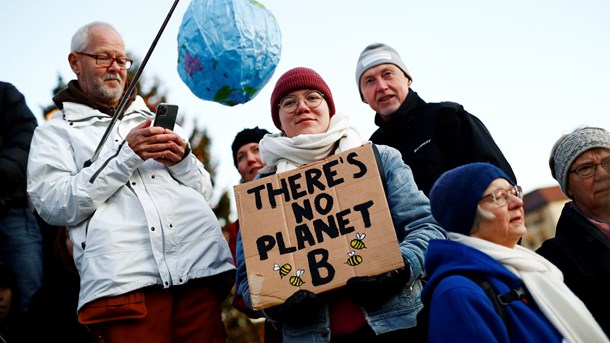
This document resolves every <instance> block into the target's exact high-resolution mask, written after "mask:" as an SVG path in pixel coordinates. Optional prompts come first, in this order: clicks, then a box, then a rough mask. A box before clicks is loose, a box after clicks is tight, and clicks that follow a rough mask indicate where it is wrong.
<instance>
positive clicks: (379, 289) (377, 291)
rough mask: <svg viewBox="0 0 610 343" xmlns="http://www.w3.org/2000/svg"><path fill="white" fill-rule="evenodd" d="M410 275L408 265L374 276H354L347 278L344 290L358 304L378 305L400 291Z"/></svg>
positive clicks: (366, 305) (365, 305)
mask: <svg viewBox="0 0 610 343" xmlns="http://www.w3.org/2000/svg"><path fill="white" fill-rule="evenodd" d="M410 276H411V272H410V269H409V268H408V267H405V268H401V269H397V270H393V271H391V272H387V273H383V274H381V275H376V276H355V277H353V278H351V279H349V280H347V284H346V292H347V294H348V295H349V297H350V298H351V299H352V301H353V302H354V303H356V304H358V305H360V306H364V307H370V306H379V305H381V304H382V303H383V302H385V301H387V300H388V299H390V298H391V297H392V296H394V295H395V294H397V293H398V292H400V291H401V290H402V289H403V288H404V287H405V285H406V284H407V281H409V277H410Z"/></svg>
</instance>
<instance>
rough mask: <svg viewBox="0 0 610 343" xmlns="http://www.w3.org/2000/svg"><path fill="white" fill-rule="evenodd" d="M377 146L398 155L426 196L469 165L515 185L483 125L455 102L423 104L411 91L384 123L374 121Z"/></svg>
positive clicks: (507, 165) (507, 164) (377, 118)
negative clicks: (495, 170) (489, 168)
mask: <svg viewBox="0 0 610 343" xmlns="http://www.w3.org/2000/svg"><path fill="white" fill-rule="evenodd" d="M375 124H376V125H377V126H379V129H377V131H375V132H374V133H373V135H371V138H370V139H371V141H373V143H376V144H384V145H389V146H391V147H394V148H396V149H398V150H399V151H400V152H401V154H402V159H403V161H404V162H405V163H406V164H408V165H409V167H411V169H412V171H413V176H414V177H415V182H416V183H417V186H418V187H419V189H420V190H422V191H423V192H424V193H425V194H426V195H428V193H429V192H430V188H432V185H433V184H434V182H435V181H436V180H437V179H438V178H439V177H440V176H441V175H442V174H443V173H444V172H446V171H448V170H450V169H453V168H455V167H458V166H461V165H464V164H468V163H472V162H489V163H491V164H494V165H496V166H497V167H499V168H500V169H502V170H503V171H504V172H505V173H506V174H507V175H508V176H510V177H511V178H512V179H513V181H515V182H517V179H516V177H515V174H514V173H513V170H512V168H511V166H510V164H509V163H508V161H506V158H504V155H503V154H502V152H501V151H500V148H498V146H497V145H496V143H495V142H494V140H493V138H492V137H491V134H490V133H489V131H488V130H487V128H486V127H485V125H483V123H482V122H481V121H480V120H479V119H478V118H476V117H475V116H473V115H472V114H470V113H468V112H466V111H465V110H464V108H463V107H462V105H460V104H457V103H453V102H441V103H426V102H425V101H424V100H422V99H421V98H420V97H419V95H417V93H416V92H415V91H413V90H412V89H410V90H409V94H408V95H407V98H406V99H405V101H404V102H403V103H402V105H401V106H400V108H399V109H398V110H397V111H396V112H395V113H393V114H392V116H391V117H390V119H389V120H388V121H387V122H384V121H383V120H382V119H381V116H380V115H379V114H376V116H375Z"/></svg>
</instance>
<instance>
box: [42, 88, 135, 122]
mask: <svg viewBox="0 0 610 343" xmlns="http://www.w3.org/2000/svg"><path fill="white" fill-rule="evenodd" d="M126 89H127V88H126ZM137 93H138V91H137V89H134V91H133V92H132V93H131V96H130V97H129V99H128V100H127V104H125V108H129V106H130V105H131V103H132V102H133V101H134V100H135V98H136V94H137ZM53 102H54V103H55V105H56V106H57V107H58V108H59V109H60V110H63V108H64V103H65V102H73V103H78V104H83V105H86V106H88V107H90V108H93V109H96V110H98V111H99V112H101V113H104V114H106V115H108V116H111V117H112V115H113V114H114V111H115V108H113V107H108V106H106V105H103V104H100V103H99V102H97V101H95V100H94V99H93V98H91V97H90V96H89V95H87V94H86V93H85V92H83V90H82V89H81V88H80V85H79V83H78V81H77V80H71V81H70V82H68V88H66V89H63V90H61V91H59V93H57V94H56V95H55V96H54V97H53Z"/></svg>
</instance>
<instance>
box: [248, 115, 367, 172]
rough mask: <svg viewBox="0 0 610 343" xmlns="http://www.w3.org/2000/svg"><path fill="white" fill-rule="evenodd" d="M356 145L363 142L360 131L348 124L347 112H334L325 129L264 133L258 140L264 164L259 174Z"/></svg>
mask: <svg viewBox="0 0 610 343" xmlns="http://www.w3.org/2000/svg"><path fill="white" fill-rule="evenodd" d="M337 141H339V145H338V146H337V149H336V150H335V153H339V152H343V151H345V150H349V149H352V148H356V147H359V146H361V145H362V144H364V141H363V140H362V138H360V134H358V132H357V131H356V130H354V129H353V128H351V127H350V126H349V120H348V118H347V116H345V115H343V114H339V113H336V114H335V115H333V116H332V117H331V118H330V126H329V127H328V130H327V131H326V132H324V133H317V134H304V135H298V136H295V137H292V138H288V137H286V136H285V135H284V134H283V133H281V132H280V133H274V134H267V135H265V136H264V137H263V139H261V141H260V142H259V145H258V148H259V150H260V154H261V160H262V161H263V163H266V164H267V166H266V167H265V168H263V169H261V170H260V171H259V173H260V174H269V173H274V172H275V173H281V172H285V171H289V170H292V169H296V168H298V167H300V166H302V165H304V164H308V163H311V162H315V161H319V160H322V159H324V158H326V157H327V156H328V155H330V154H331V153H333V148H334V147H335V143H336V142H337Z"/></svg>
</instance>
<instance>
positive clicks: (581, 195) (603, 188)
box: [537, 127, 610, 336]
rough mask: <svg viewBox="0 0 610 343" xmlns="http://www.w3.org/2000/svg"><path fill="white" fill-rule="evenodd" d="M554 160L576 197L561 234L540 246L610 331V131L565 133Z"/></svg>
mask: <svg viewBox="0 0 610 343" xmlns="http://www.w3.org/2000/svg"><path fill="white" fill-rule="evenodd" d="M549 165H550V167H551V173H552V175H553V177H554V178H555V179H556V180H557V182H559V185H560V186H561V190H562V191H563V193H564V194H565V195H566V196H568V197H569V198H570V199H572V201H571V202H568V203H567V204H566V205H565V206H564V208H563V211H562V212H561V216H560V217H559V221H558V223H557V231H556V235H555V237H554V238H551V239H549V240H547V241H546V242H544V243H543V244H542V247H540V248H539V249H538V250H537V252H538V253H539V254H540V255H542V256H544V257H546V258H547V259H549V260H550V261H551V262H553V263H554V264H555V265H556V266H557V267H559V269H561V271H562V272H563V275H564V278H565V283H566V284H567V285H568V287H570V289H571V290H572V291H573V292H574V293H575V294H576V295H577V296H578V297H580V298H581V299H582V301H583V302H584V303H585V305H587V308H588V309H589V311H591V313H592V314H593V316H594V317H595V319H596V320H597V321H598V322H599V324H600V326H601V327H602V329H604V332H605V333H606V335H607V336H610V315H609V311H610V133H609V132H608V131H606V130H604V129H602V128H596V127H582V128H577V129H575V130H574V131H572V132H570V133H568V134H565V135H563V136H561V137H560V138H559V140H558V141H557V142H556V143H555V145H554V146H553V149H552V152H551V157H550V160H549Z"/></svg>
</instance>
